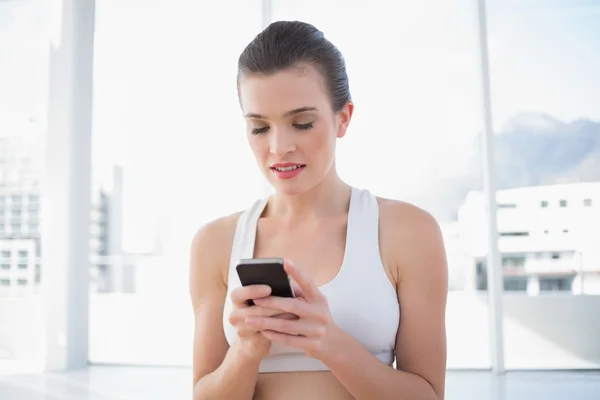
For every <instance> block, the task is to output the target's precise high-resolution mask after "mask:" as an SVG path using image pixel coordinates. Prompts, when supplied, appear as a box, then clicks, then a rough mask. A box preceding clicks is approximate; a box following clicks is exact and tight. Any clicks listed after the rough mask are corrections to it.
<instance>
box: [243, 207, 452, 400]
mask: <svg viewBox="0 0 600 400" xmlns="http://www.w3.org/2000/svg"><path fill="white" fill-rule="evenodd" d="M380 210H381V211H380V212H381V221H382V223H381V225H380V226H381V228H380V237H381V240H380V248H381V249H382V258H384V259H385V260H387V264H388V265H394V269H395V271H394V274H395V275H396V277H395V278H396V282H397V291H398V300H399V303H400V305H401V306H400V307H401V322H400V327H399V329H398V333H397V337H396V364H397V368H398V369H397V370H396V369H394V368H392V367H390V366H388V365H386V364H384V363H382V362H381V361H379V360H378V359H377V358H375V357H374V356H373V355H372V354H371V353H369V352H368V351H367V350H366V349H365V348H364V347H362V345H361V344H360V343H358V342H357V341H356V340H355V339H354V338H352V337H351V336H350V335H348V334H346V333H345V332H343V331H342V330H341V329H340V328H339V327H337V326H336V325H335V323H333V321H332V319H331V315H330V314H329V307H328V306H327V300H326V298H325V296H324V295H323V294H322V293H321V292H320V291H319V289H318V288H317V286H316V285H315V284H314V283H313V282H312V280H310V278H308V277H307V276H306V275H305V274H304V273H302V271H300V270H298V269H296V268H294V267H293V265H292V264H291V263H289V262H287V263H286V265H285V268H286V270H287V272H288V273H289V274H290V276H291V277H292V278H294V280H295V281H296V282H297V283H298V285H299V289H300V290H301V293H302V295H301V296H302V299H303V301H298V300H297V299H286V298H276V297H269V298H266V299H263V300H259V301H255V303H256V304H259V305H261V306H264V307H269V308H276V309H279V310H281V311H284V312H290V313H293V314H296V315H298V316H300V319H299V320H297V321H288V320H277V319H274V318H256V319H253V320H252V321H250V323H251V324H252V325H254V326H255V327H257V328H259V329H260V330H261V331H262V334H263V335H264V336H265V337H267V338H268V339H270V340H272V341H273V342H279V343H282V344H285V345H289V346H294V347H297V348H300V349H302V350H304V352H306V353H307V354H308V355H309V356H312V357H315V358H318V359H320V360H321V361H323V362H324V363H325V364H326V365H327V366H328V367H329V369H330V370H331V372H332V373H333V374H334V375H335V377H336V378H337V379H338V380H339V381H340V383H341V384H342V385H344V387H345V388H346V389H347V390H348V391H349V392H350V394H351V395H352V396H354V398H356V399H358V400H362V399H365V400H370V399H382V400H383V399H395V400H443V399H444V386H445V377H446V329H445V311H446V298H447V292H448V271H447V263H446V254H445V250H444V244H443V240H442V237H441V233H440V230H439V226H438V224H437V223H436V222H435V220H434V219H433V218H432V217H431V216H430V215H429V214H427V213H425V212H424V211H422V210H420V209H418V208H416V207H413V206H409V205H407V204H403V203H397V202H392V203H388V204H386V206H385V207H380ZM384 253H385V254H384ZM396 266H397V268H396ZM364 295H365V296H368V293H365V294H364Z"/></svg>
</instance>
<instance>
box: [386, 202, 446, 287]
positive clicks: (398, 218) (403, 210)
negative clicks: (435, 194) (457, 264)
mask: <svg viewBox="0 0 600 400" xmlns="http://www.w3.org/2000/svg"><path fill="white" fill-rule="evenodd" d="M377 202H378V204H379V232H380V244H381V247H382V250H385V252H386V253H387V257H386V258H388V259H391V260H394V264H395V265H397V266H398V268H399V271H397V272H398V273H399V275H400V276H401V275H403V274H404V273H405V272H406V268H412V267H413V266H414V267H415V268H419V269H421V270H423V268H422V264H423V260H424V259H425V258H427V257H428V255H433V254H441V253H444V242H443V238H442V233H441V229H440V225H439V223H438V222H437V221H436V219H435V218H434V217H433V216H432V215H431V214H430V213H429V212H427V211H426V210H424V209H422V208H420V207H418V206H416V205H414V204H411V203H408V202H404V201H399V200H392V199H387V198H382V197H377Z"/></svg>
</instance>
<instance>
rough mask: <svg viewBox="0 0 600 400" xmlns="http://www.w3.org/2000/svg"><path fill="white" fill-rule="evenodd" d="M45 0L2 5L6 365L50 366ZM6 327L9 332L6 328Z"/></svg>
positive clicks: (0, 279) (0, 222)
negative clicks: (43, 207)
mask: <svg viewBox="0 0 600 400" xmlns="http://www.w3.org/2000/svg"><path fill="white" fill-rule="evenodd" d="M45 22H46V17H45V15H44V7H43V4H42V2H39V1H35V0H22V1H8V2H6V1H0V327H1V328H0V353H1V355H0V363H1V367H2V368H3V370H8V371H9V372H10V371H17V368H19V370H23V371H24V370H32V369H39V368H41V366H42V365H43V357H44V356H45V354H44V351H43V343H44V341H43V340H44V338H43V332H44V329H43V314H42V303H41V300H40V297H39V285H40V274H39V271H38V270H37V269H36V268H33V267H32V266H33V265H37V263H39V258H40V234H39V231H38V230H37V229H35V230H30V229H26V227H27V221H28V220H32V219H37V218H39V209H37V208H36V209H30V207H29V204H30V201H29V199H30V198H31V197H34V198H38V197H39V196H40V195H41V193H40V191H41V182H40V179H41V177H42V173H43V170H42V167H43V162H44V159H43V157H44V147H45V146H44V137H45V131H46V94H47V93H46V87H47V72H48V71H47V69H48V60H47V55H48V48H47V43H46V28H45ZM5 327H6V329H5Z"/></svg>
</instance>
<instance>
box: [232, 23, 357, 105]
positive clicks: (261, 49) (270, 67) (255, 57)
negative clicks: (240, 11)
mask: <svg viewBox="0 0 600 400" xmlns="http://www.w3.org/2000/svg"><path fill="white" fill-rule="evenodd" d="M303 64H308V65H312V66H314V67H315V68H316V69H317V70H318V71H319V73H320V74H321V75H322V76H323V78H324V80H325V85H326V88H327V91H328V93H329V97H330V99H331V106H332V108H333V111H335V112H339V111H341V110H342V108H343V107H344V106H345V105H346V103H348V102H349V101H350V100H351V96H350V86H349V83H348V75H347V73H346V63H345V61H344V57H343V56H342V53H340V51H339V50H338V49H337V47H335V46H334V45H333V44H332V43H331V42H330V41H329V40H327V39H326V38H325V36H324V34H323V32H321V31H320V30H318V29H317V28H315V27H314V26H313V25H311V24H308V23H305V22H299V21H277V22H273V23H272V24H270V25H269V26H268V27H267V28H265V30H263V31H262V32H261V33H259V34H258V35H257V36H256V37H255V38H254V39H253V40H252V41H251V42H250V43H249V44H248V46H246V48H245V49H244V51H243V52H242V54H241V55H240V57H239V60H238V76H237V82H238V95H239V91H240V78H241V77H242V75H243V74H258V75H271V74H275V73H276V72H280V71H282V70H285V69H288V68H292V67H296V66H301V65H303Z"/></svg>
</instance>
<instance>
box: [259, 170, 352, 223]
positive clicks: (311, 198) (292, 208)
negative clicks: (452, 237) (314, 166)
mask: <svg viewBox="0 0 600 400" xmlns="http://www.w3.org/2000/svg"><path fill="white" fill-rule="evenodd" d="M351 191H352V189H351V187H350V185H348V184H347V183H345V182H344V181H342V180H341V179H340V178H339V176H337V174H335V173H334V174H332V176H329V177H326V178H325V179H324V180H323V181H322V182H321V183H319V184H318V185H316V186H315V187H313V188H312V189H310V190H308V191H307V192H304V193H299V194H295V195H284V194H280V193H276V194H275V195H273V196H272V197H271V198H270V199H269V203H268V205H267V210H266V214H267V215H268V216H269V217H271V218H276V219H279V220H281V221H283V222H286V223H287V222H289V223H294V222H295V221H306V220H315V219H321V218H327V217H332V216H337V215H340V214H345V213H347V212H348V203H349V201H350V194H351Z"/></svg>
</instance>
